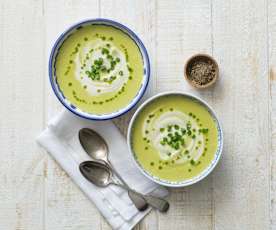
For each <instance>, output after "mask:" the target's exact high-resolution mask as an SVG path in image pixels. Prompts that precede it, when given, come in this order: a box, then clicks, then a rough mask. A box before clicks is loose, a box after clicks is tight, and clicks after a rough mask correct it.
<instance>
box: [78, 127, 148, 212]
mask: <svg viewBox="0 0 276 230" xmlns="http://www.w3.org/2000/svg"><path fill="white" fill-rule="evenodd" d="M79 140H80V143H81V145H82V147H83V149H84V150H85V151H86V153H87V154H88V155H89V156H90V157H91V158H92V159H94V160H101V161H104V162H105V163H106V164H107V165H108V166H109V167H110V168H111V169H112V171H113V172H114V174H115V175H116V176H117V177H118V178H119V180H120V181H121V182H122V183H123V184H124V185H125V186H126V187H128V185H127V184H126V182H125V181H124V180H123V178H122V177H121V176H120V175H119V174H118V173H117V172H116V170H115V169H114V168H113V166H112V164H111V163H110V161H109V160H108V152H109V151H108V145H107V143H106V142H105V140H104V139H103V138H102V137H101V136H100V135H99V134H98V133H96V132H95V131H94V130H92V129H88V128H83V129H81V130H80V131H79ZM128 188H129V187H128ZM128 196H129V198H130V199H131V200H132V202H133V204H134V205H135V207H136V208H137V209H138V210H139V211H144V210H146V209H147V207H148V204H147V202H146V200H145V199H144V197H143V196H137V194H136V193H133V192H128Z"/></svg>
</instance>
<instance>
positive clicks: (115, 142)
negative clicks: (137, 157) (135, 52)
mask: <svg viewBox="0 0 276 230" xmlns="http://www.w3.org/2000/svg"><path fill="white" fill-rule="evenodd" d="M84 127H87V128H91V129H94V130H95V131H97V132H98V133H99V134H100V135H102V136H103V137H104V138H105V140H106V142H107V144H108V146H109V151H110V152H109V159H110V161H111V163H112V165H113V166H114V168H115V169H116V170H117V172H118V173H119V174H120V176H122V177H123V179H124V180H125V181H126V182H127V184H128V185H129V186H130V187H132V188H134V189H135V190H137V191H139V192H142V193H144V194H146V193H152V194H155V195H159V196H166V195H167V194H168V192H167V190H166V189H165V188H162V187H160V186H158V185H157V184H155V183H153V182H151V181H150V180H149V179H147V178H146V177H145V176H143V175H142V174H141V172H140V171H139V170H138V169H137V168H136V166H135V165H134V162H133V159H132V158H131V154H130V153H129V151H128V148H127V143H126V140H125V138H124V137H123V135H122V134H121V133H120V131H119V130H118V129H117V127H116V126H115V125H114V124H113V123H112V122H111V121H89V120H85V119H82V118H79V117H77V116H75V115H73V114H71V113H70V112H68V111H63V112H62V113H61V114H59V115H58V116H57V117H55V118H54V119H52V120H51V121H50V122H49V124H48V127H47V128H46V129H45V130H44V131H43V132H42V134H41V135H40V136H39V137H38V138H37V142H38V143H39V144H40V145H41V146H42V147H43V148H45V149H46V150H47V151H48V153H49V154H50V155H51V156H52V157H53V158H54V159H55V160H56V161H57V162H58V163H59V164H60V166H61V167H62V168H63V169H64V170H65V171H66V172H67V173H68V175H69V176H70V177H71V178H72V180H73V181H74V182H75V183H76V184H77V185H78V186H79V187H80V189H81V190H82V191H83V192H84V193H85V194H86V195H87V196H88V198H89V199H90V200H91V201H92V202H93V203H94V204H95V205H96V206H97V208H98V209H99V211H100V212H101V214H102V215H103V216H104V217H105V219H106V220H107V221H108V222H109V224H110V225H111V227H112V228H113V229H119V230H128V229H132V228H133V227H134V226H135V225H136V224H137V223H138V222H139V221H140V220H141V219H142V218H143V217H144V216H145V215H146V214H147V213H148V212H149V211H150V209H148V210H146V211H144V212H139V211H138V210H137V209H136V207H135V206H134V205H133V203H132V202H131V200H130V199H129V197H128V194H127V192H126V191H124V190H122V189H120V188H118V187H115V186H113V185H110V186H109V187H106V188H98V187H96V186H94V185H93V184H92V183H90V182H89V181H87V180H86V179H85V178H84V177H83V176H82V175H81V173H80V171H79V164H80V163H81V162H83V161H85V160H91V158H90V157H89V156H88V155H87V154H86V153H85V151H84V150H83V149H82V147H81V145H80V142H79V139H78V131H79V130H80V129H81V128H84Z"/></svg>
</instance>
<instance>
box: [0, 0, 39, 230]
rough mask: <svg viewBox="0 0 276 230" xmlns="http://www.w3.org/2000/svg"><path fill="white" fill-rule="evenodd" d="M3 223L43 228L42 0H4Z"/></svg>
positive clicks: (0, 41)
mask: <svg viewBox="0 0 276 230" xmlns="http://www.w3.org/2000/svg"><path fill="white" fill-rule="evenodd" d="M0 6H1V8H0V49H1V51H0V60H1V61H0V69H1V70H0V71H1V78H0V97H1V98H2V100H3V102H2V105H1V107H0V116H1V117H0V146H1V147H0V149H1V150H0V156H1V163H0V228H1V229H18V230H19V229H30V230H32V229H33V230H40V229H43V192H44V190H43V189H44V179H43V164H42V163H43V157H44V155H43V154H42V153H41V151H40V150H39V149H38V147H37V146H36V144H35V142H34V137H35V136H36V135H38V133H39V132H40V130H41V129H42V126H43V94H42V93H41V92H43V87H44V86H43V77H44V75H43V72H42V71H41V70H42V69H43V49H41V48H42V47H43V26H42V25H43V17H42V16H43V15H42V5H41V1H34V0H26V1H24V2H23V1H22V2H17V4H14V2H11V1H6V0H3V1H1V3H0Z"/></svg>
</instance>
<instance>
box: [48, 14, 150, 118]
mask: <svg viewBox="0 0 276 230" xmlns="http://www.w3.org/2000/svg"><path fill="white" fill-rule="evenodd" d="M86 23H102V24H106V25H108V26H113V27H114V28H116V29H119V30H122V32H124V33H126V34H128V35H129V36H130V38H131V39H132V40H133V41H134V42H135V43H136V45H137V46H138V47H139V48H140V49H141V50H142V53H143V54H144V55H143V57H144V58H143V59H145V60H144V66H143V67H144V69H146V74H145V75H144V79H143V81H142V82H143V84H142V87H141V88H140V89H139V91H138V92H137V94H136V96H135V97H134V98H133V99H132V101H131V102H130V103H129V104H128V105H127V106H125V107H123V108H122V109H119V110H118V111H116V112H113V113H109V114H104V115H96V114H89V113H87V112H84V111H81V113H80V112H78V111H76V110H75V109H73V108H72V107H71V106H73V105H72V104H71V103H70V104H68V103H66V102H65V99H64V98H62V96H61V95H60V92H58V90H57V88H56V87H55V84H56V83H55V82H54V76H53V61H54V59H55V57H56V54H57V52H56V50H57V48H59V45H60V42H62V40H63V39H64V38H65V39H64V40H66V36H67V35H68V34H69V33H70V32H71V31H72V30H74V29H76V28H78V27H79V26H81V25H83V24H86ZM150 75H151V66H150V60H149V55H148V52H147V49H146V47H145V45H144V44H143V42H142V41H141V39H140V38H139V37H138V35H137V34H136V33H135V32H134V31H132V30H131V29H130V28H128V27H127V26H125V25H123V24H121V23H119V22H117V21H114V20H111V19H107V18H91V19H85V20H81V21H79V22H77V23H74V24H72V25H71V26H69V27H67V29H65V30H64V31H63V32H62V33H61V34H60V35H59V36H58V38H57V39H56V40H55V42H54V45H53V46H52V49H51V52H50V56H49V61H48V76H49V80H50V84H51V88H52V90H53V91H54V94H55V95H56V97H57V98H58V100H59V101H60V103H61V104H62V105H63V106H64V107H65V108H66V109H68V110H69V111H70V112H72V113H73V114H75V115H77V116H79V117H81V118H85V119H88V120H99V121H104V120H110V119H113V118H116V117H119V116H121V115H124V114H126V113H127V112H129V111H130V110H131V109H132V108H133V107H135V105H136V104H137V103H138V102H139V101H140V99H141V98H142V97H143V95H144V94H145V91H146V89H147V87H148V84H149V81H150ZM68 102H70V101H68ZM73 107H75V106H73Z"/></svg>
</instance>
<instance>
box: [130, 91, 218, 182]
mask: <svg viewBox="0 0 276 230" xmlns="http://www.w3.org/2000/svg"><path fill="white" fill-rule="evenodd" d="M166 95H182V96H186V97H189V98H191V99H193V100H196V101H197V102H199V103H200V104H202V105H203V106H204V107H205V108H206V109H207V110H208V112H209V113H210V115H211V116H212V118H213V120H214V121H215V123H216V125H217V130H218V148H217V151H216V153H215V157H214V159H213V161H212V162H211V164H210V165H209V166H208V167H207V168H206V169H205V170H203V171H202V172H201V173H200V174H199V175H197V176H196V177H194V178H192V179H189V180H183V181H180V182H172V181H168V180H163V179H160V178H158V177H156V176H154V175H152V174H151V173H149V172H148V171H146V170H145V169H144V168H143V166H142V165H141V164H140V163H139V162H138V160H137V159H136V157H135V153H134V151H133V149H132V146H131V135H132V128H133V123H134V122H135V119H136V117H137V116H138V115H139V113H140V112H141V111H142V110H143V108H144V107H146V106H147V105H148V104H149V103H150V102H151V101H153V100H155V99H156V98H159V97H162V96H166ZM127 143H128V148H129V152H130V153H131V155H132V157H133V159H134V161H135V164H136V166H137V167H138V168H139V169H140V171H141V172H142V173H143V174H144V175H145V176H146V177H147V178H149V179H151V180H153V181H154V182H156V183H158V184H161V185H164V186H168V187H185V186H188V185H192V184H194V183H196V182H198V181H200V180H202V179H204V178H205V177H206V176H208V175H209V174H210V173H211V172H212V170H213V169H214V168H215V166H216V165H217V163H218V162H219V159H220V157H221V154H222V149H223V132H222V126H221V124H220V123H219V120H218V118H217V116H216V115H215V113H214V110H213V109H212V108H211V106H210V105H208V104H207V103H206V102H205V101H203V100H202V99H200V98H199V97H196V96H194V95H191V94H188V93H183V92H178V91H172V92H164V93H159V94H157V95H155V96H153V97H151V98H149V99H148V100H146V101H145V102H144V103H143V104H142V105H141V106H140V107H139V108H138V109H137V110H136V112H135V113H134V115H133V116H132V118H131V121H130V124H129V127H128V134H127Z"/></svg>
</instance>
